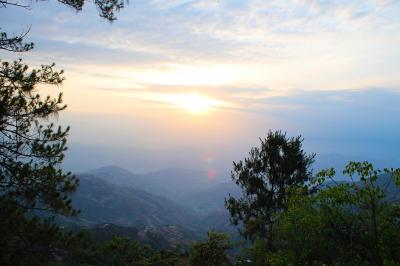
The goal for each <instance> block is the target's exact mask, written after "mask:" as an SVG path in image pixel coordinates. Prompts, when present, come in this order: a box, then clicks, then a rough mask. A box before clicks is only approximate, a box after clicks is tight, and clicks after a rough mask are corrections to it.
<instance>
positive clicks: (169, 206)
mask: <svg viewBox="0 0 400 266" xmlns="http://www.w3.org/2000/svg"><path fill="white" fill-rule="evenodd" d="M78 177H79V179H80V186H79V187H78V190H77V191H76V193H75V194H74V196H73V198H72V204H73V206H74V208H77V209H80V210H81V214H80V215H79V216H78V217H77V218H74V222H76V223H78V224H81V225H85V226H93V225H96V224H99V223H113V224H116V225H120V226H139V225H149V226H165V225H177V226H180V227H183V228H187V229H188V230H191V229H192V228H191V226H192V225H195V223H196V222H197V217H196V215H195V213H194V212H192V211H191V210H190V209H188V208H185V207H184V206H181V205H179V204H177V203H175V202H173V201H171V200H169V199H167V198H165V197H162V196H157V195H153V194H150V193H148V192H146V191H143V190H140V189H134V188H132V187H127V186H126V187H123V186H118V185H115V184H112V183H110V182H106V181H104V180H102V179H100V178H97V177H96V176H93V175H79V176H78Z"/></svg>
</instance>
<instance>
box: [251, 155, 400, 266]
mask: <svg viewBox="0 0 400 266" xmlns="http://www.w3.org/2000/svg"><path fill="white" fill-rule="evenodd" d="M334 174H335V173H334V171H333V169H331V170H327V171H326V170H324V171H322V172H321V173H320V174H319V179H320V180H319V182H322V181H324V179H325V178H333V176H334ZM344 174H347V175H348V176H349V177H350V178H351V179H352V180H353V177H355V176H357V177H358V178H359V179H360V181H359V182H356V181H355V180H353V181H352V182H351V183H339V184H334V185H329V186H328V187H326V188H324V189H321V190H319V191H318V192H317V193H315V194H313V195H304V193H298V194H295V195H294V196H292V198H291V200H290V203H289V207H288V209H287V210H286V211H285V212H284V213H283V214H282V215H281V218H280V220H279V223H278V226H277V229H276V234H277V240H276V241H275V246H276V248H277V250H276V251H275V252H274V253H270V254H268V255H267V256H265V254H266V253H262V252H258V254H256V258H257V259H256V261H259V262H260V263H264V264H270V265H273V264H274V263H272V262H275V264H276V265H279V264H280V265H287V264H292V265H398V264H399V263H400V255H399V252H398V251H399V250H400V205H399V203H398V201H397V202H393V201H392V200H391V199H390V197H388V195H387V194H386V193H385V189H386V188H387V187H388V185H387V184H391V185H394V183H395V179H397V180H399V178H400V169H397V170H394V169H385V170H383V171H380V170H374V168H373V166H372V165H371V164H369V163H367V162H364V163H358V162H357V163H356V162H350V163H349V164H348V165H347V166H346V169H345V171H344ZM382 174H383V175H382ZM379 178H380V179H385V182H384V183H385V184H383V183H379V182H378V181H379ZM259 250H260V249H259ZM259 250H258V251H259ZM263 255H264V256H263ZM278 262H279V263H278Z"/></svg>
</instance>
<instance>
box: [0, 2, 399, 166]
mask: <svg viewBox="0 0 400 266" xmlns="http://www.w3.org/2000/svg"><path fill="white" fill-rule="evenodd" d="M399 14H400V1H394V0H393V1H390V0H362V1H349V0H348V1H341V0H336V1H329V0H320V1H311V0H310V1H309V0H292V1H291V0H288V1H244V0H242V1H238V0H231V1H223V0H214V1H211V0H201V1H194V0H180V1H179V0H168V1H167V0H165V1H164V0H147V1H135V0H130V1H129V3H128V4H126V6H125V8H123V9H122V10H121V11H120V12H119V13H118V14H117V17H118V19H117V20H116V21H114V22H113V23H109V22H107V21H104V20H102V19H101V18H99V17H98V14H97V11H96V9H95V7H94V6H93V4H91V3H87V4H86V5H85V6H84V8H83V10H82V11H81V12H76V11H74V10H72V9H71V8H68V7H66V6H63V5H62V4H60V3H57V2H55V1H54V2H53V1H38V2H33V3H32V8H31V9H29V10H25V9H20V8H14V7H9V8H0V25H1V29H2V30H5V31H7V32H8V33H9V34H19V33H21V32H23V31H24V30H27V29H29V28H30V31H29V34H28V36H27V40H29V41H33V42H34V43H35V49H34V50H32V51H30V52H28V53H22V54H21V53H20V54H18V53H17V54H11V53H8V52H3V51H1V52H0V56H1V57H0V58H2V59H3V60H12V59H16V58H23V60H24V61H25V62H26V63H28V64H29V65H31V66H38V65H41V64H46V63H51V62H56V66H57V68H59V69H64V70H65V76H66V80H65V82H64V84H63V86H62V87H61V88H53V90H52V91H48V89H47V88H44V89H42V90H43V92H44V93H54V92H57V91H58V90H62V91H63V93H64V102H65V103H66V104H67V105H68V108H67V110H66V111H64V112H63V113H62V114H60V116H59V118H58V119H59V120H58V121H59V123H61V124H63V125H70V126H71V133H70V136H69V143H70V152H69V156H67V158H66V160H67V162H68V166H69V167H71V169H73V170H76V171H78V170H84V169H90V168H93V167H97V166H101V164H103V165H104V164H117V165H121V166H124V167H127V168H129V169H130V170H132V171H137V172H145V171H149V170H155V169H160V168H166V167H168V168H169V167H173V168H175V167H178V168H205V169H208V170H210V169H212V170H214V168H215V169H216V170H217V171H218V173H225V172H226V170H227V169H229V168H230V167H231V165H232V161H233V160H239V159H243V158H244V157H245V156H246V154H247V152H248V151H249V150H250V148H251V147H252V146H257V145H258V144H259V138H260V137H261V138H262V137H264V136H266V133H267V132H268V130H283V131H285V132H287V133H288V136H297V135H302V136H303V137H304V147H305V150H306V151H307V152H309V153H311V152H316V153H317V154H318V155H319V154H320V155H321V156H322V157H324V156H325V157H324V158H328V159H326V160H328V162H327V164H329V163H331V164H335V162H329V158H330V159H331V160H334V159H335V158H336V159H337V158H338V156H339V157H340V158H342V159H343V158H346V159H347V158H353V157H357V158H360V159H364V158H365V159H371V160H375V161H379V162H383V163H387V164H390V165H388V166H394V167H396V166H397V167H399V166H400V152H399V150H400V149H399V148H400V115H399V114H400V48H399V47H400V16H399ZM326 155H332V156H330V157H329V156H328V157H326ZM317 158H318V157H317ZM321 160H322V159H321ZM337 160H339V159H337Z"/></svg>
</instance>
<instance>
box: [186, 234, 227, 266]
mask: <svg viewBox="0 0 400 266" xmlns="http://www.w3.org/2000/svg"><path fill="white" fill-rule="evenodd" d="M207 236H208V239H207V241H205V242H200V243H195V244H193V246H192V249H193V250H192V253H191V255H190V265H193V266H202V265H209V266H219V265H221V266H223V265H231V264H230V262H229V260H228V257H227V255H226V251H227V250H228V249H230V248H232V246H231V244H230V242H229V237H228V235H226V234H223V233H217V232H215V231H210V232H208V234H207Z"/></svg>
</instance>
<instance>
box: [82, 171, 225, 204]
mask: <svg viewBox="0 0 400 266" xmlns="http://www.w3.org/2000/svg"><path fill="white" fill-rule="evenodd" d="M86 174H89V175H94V176H96V177H97V178H100V179H102V180H105V181H107V182H110V183H113V184H116V185H121V186H129V187H132V188H135V189H140V190H144V191H147V192H149V193H151V194H154V195H160V196H164V197H168V198H170V199H173V200H174V201H176V202H182V203H184V202H185V200H186V199H187V198H188V197H190V196H191V195H193V194H196V193H198V192H200V191H202V190H205V189H211V188H213V187H215V186H216V185H217V184H218V183H216V182H215V181H213V180H210V179H209V178H208V176H207V172H206V171H199V170H191V169H164V170H160V171H155V172H150V173H147V174H134V173H131V172H129V171H127V170H125V169H123V168H120V167H117V166H107V167H102V168H98V169H94V170H91V171H88V172H86Z"/></svg>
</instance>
